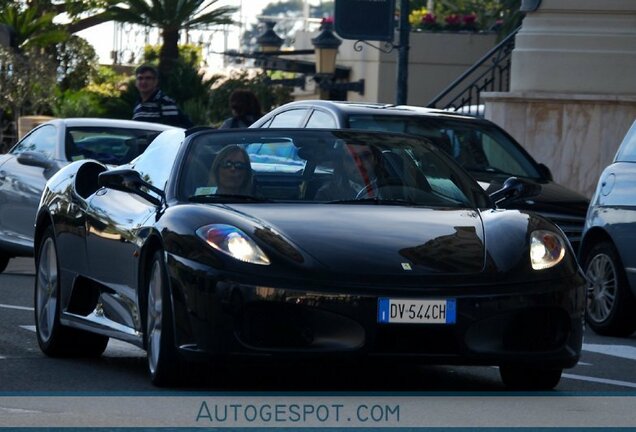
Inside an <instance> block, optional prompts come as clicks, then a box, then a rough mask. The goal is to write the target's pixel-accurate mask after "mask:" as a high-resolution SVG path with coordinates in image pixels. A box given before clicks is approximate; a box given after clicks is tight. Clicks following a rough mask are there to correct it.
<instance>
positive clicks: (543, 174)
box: [539, 163, 554, 181]
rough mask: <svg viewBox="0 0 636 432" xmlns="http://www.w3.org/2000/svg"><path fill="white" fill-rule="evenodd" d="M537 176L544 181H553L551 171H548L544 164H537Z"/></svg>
mask: <svg viewBox="0 0 636 432" xmlns="http://www.w3.org/2000/svg"><path fill="white" fill-rule="evenodd" d="M539 174H541V177H543V178H544V179H546V180H550V181H552V180H554V177H552V171H550V168H548V167H547V166H546V165H545V164H542V163H540V164H539Z"/></svg>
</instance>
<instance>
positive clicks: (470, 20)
mask: <svg viewBox="0 0 636 432" xmlns="http://www.w3.org/2000/svg"><path fill="white" fill-rule="evenodd" d="M463 20H464V25H466V26H474V25H475V24H476V22H477V15H476V14H474V13H472V14H470V15H464V18H463Z"/></svg>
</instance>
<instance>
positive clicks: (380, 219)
mask: <svg viewBox="0 0 636 432" xmlns="http://www.w3.org/2000/svg"><path fill="white" fill-rule="evenodd" d="M228 207H229V208H231V209H232V210H233V211H234V212H238V213H241V214H244V215H245V214H249V215H250V216H251V218H250V219H251V221H252V223H254V225H253V226H254V227H255V228H254V229H253V232H252V233H251V235H255V234H258V229H259V228H261V227H262V228H266V229H271V230H272V231H274V232H275V233H277V234H279V235H281V236H282V237H283V238H284V239H285V240H286V241H287V242H289V243H290V244H291V245H293V246H294V247H295V248H296V249H298V250H299V251H301V252H302V253H303V254H306V255H308V256H309V257H311V259H312V260H315V261H317V262H319V263H320V264H321V265H322V266H324V267H326V270H329V271H333V272H348V273H357V271H356V270H359V271H364V272H366V273H367V274H369V272H371V273H372V274H383V275H387V274H400V275H405V274H417V273H426V274H431V273H440V274H442V273H452V274H459V273H478V272H481V271H483V269H484V262H485V245H484V229H483V222H482V219H481V216H480V214H479V212H477V211H473V210H466V209H463V210H441V209H440V210H437V209H422V208H410V207H399V206H375V205H345V204H313V205H298V204H295V205H289V206H288V205H285V204H276V205H267V204H253V205H249V204H235V205H231V206H228ZM327 207H328V208H327ZM256 237H258V235H256ZM260 240H261V241H263V242H265V243H268V241H267V239H266V238H265V239H264V238H263V237H262V236H260ZM267 246H273V248H274V249H276V247H275V245H272V242H269V244H268V245H267Z"/></svg>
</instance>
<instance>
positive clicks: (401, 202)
mask: <svg viewBox="0 0 636 432" xmlns="http://www.w3.org/2000/svg"><path fill="white" fill-rule="evenodd" d="M327 204H376V205H382V204H388V205H418V203H416V202H415V201H411V200H406V199H398V198H394V199H386V198H358V199H355V198H353V199H344V200H335V201H327Z"/></svg>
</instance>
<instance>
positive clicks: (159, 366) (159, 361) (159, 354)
mask: <svg viewBox="0 0 636 432" xmlns="http://www.w3.org/2000/svg"><path fill="white" fill-rule="evenodd" d="M146 280H147V281H148V283H147V293H148V295H147V299H148V303H147V306H146V354H147V358H148V371H149V372H150V380H151V381H152V383H153V384H154V385H156V386H159V387H164V386H174V385H176V384H177V378H178V374H179V372H183V370H184V369H182V368H181V364H182V361H181V358H180V356H179V353H178V352H177V348H176V345H175V337H174V327H173V326H174V324H173V323H174V320H173V315H172V303H171V301H170V289H169V287H168V277H167V275H166V269H165V265H164V261H163V253H162V252H161V251H157V252H155V254H154V256H153V258H152V262H151V264H150V271H149V274H148V277H147V279H146Z"/></svg>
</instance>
